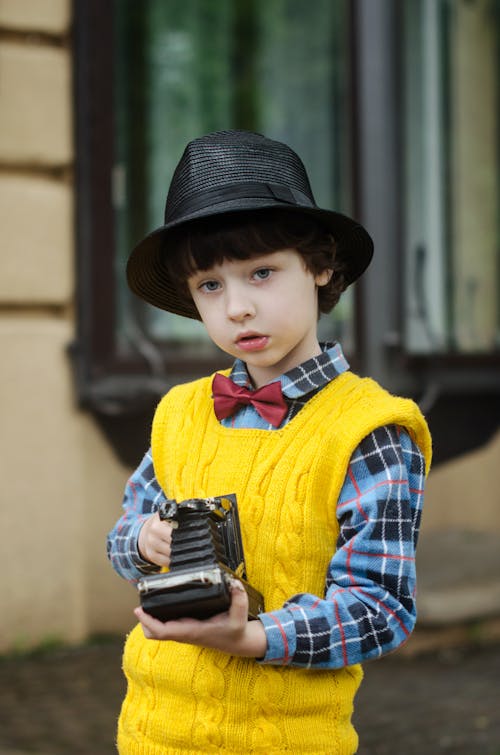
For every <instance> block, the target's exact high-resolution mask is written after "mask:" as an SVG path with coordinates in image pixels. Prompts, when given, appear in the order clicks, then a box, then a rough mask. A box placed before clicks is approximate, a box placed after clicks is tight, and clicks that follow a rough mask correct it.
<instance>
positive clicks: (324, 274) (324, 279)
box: [314, 270, 333, 286]
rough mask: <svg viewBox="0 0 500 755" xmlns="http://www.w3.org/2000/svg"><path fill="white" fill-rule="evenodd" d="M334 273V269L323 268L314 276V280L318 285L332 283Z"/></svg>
mask: <svg viewBox="0 0 500 755" xmlns="http://www.w3.org/2000/svg"><path fill="white" fill-rule="evenodd" d="M332 275H333V270H322V271H321V273H318V274H317V275H315V276H314V280H315V283H316V285H317V286H326V284H327V283H330V281H331V279H332Z"/></svg>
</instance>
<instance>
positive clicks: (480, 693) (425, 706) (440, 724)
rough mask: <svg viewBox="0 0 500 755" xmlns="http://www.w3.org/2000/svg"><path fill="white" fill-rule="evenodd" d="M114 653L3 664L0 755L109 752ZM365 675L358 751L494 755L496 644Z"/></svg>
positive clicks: (499, 737) (115, 691) (102, 647)
mask: <svg viewBox="0 0 500 755" xmlns="http://www.w3.org/2000/svg"><path fill="white" fill-rule="evenodd" d="M444 644H445V645H449V643H447V642H446V643H444ZM120 656H121V641H119V640H113V641H109V642H106V643H101V644H94V645H89V646H86V647H82V648H77V649H72V650H54V651H52V652H45V653H43V654H39V655H33V656H30V657H24V658H17V659H16V658H4V659H2V660H0V755H26V754H27V753H38V754H39V755H113V753H115V748H114V745H113V738H114V731H115V724H116V718H117V715H118V711H119V706H120V701H121V698H122V695H123V692H124V685H123V680H122V677H121V671H120ZM365 674H366V677H365V681H364V683H363V685H362V688H361V692H360V693H359V696H358V698H357V706H356V716H355V721H356V726H357V729H358V731H359V734H360V738H361V747H360V750H359V754H360V755H442V754H444V753H449V754H450V755H451V753H453V755H500V644H493V645H491V646H489V647H486V648H485V647H483V648H480V647H479V648H478V647H476V648H472V647H470V646H469V647H468V648H462V649H449V648H448V649H447V650H439V651H436V650H434V651H433V652H432V653H430V654H429V653H425V654H423V655H422V654H418V655H417V656H416V657H415V656H411V655H410V656H408V655H405V654H403V653H399V654H395V655H393V656H391V657H388V658H387V659H385V660H381V661H376V662H374V663H372V664H367V666H366V668H365Z"/></svg>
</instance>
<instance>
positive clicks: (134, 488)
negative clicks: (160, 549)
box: [107, 449, 166, 583]
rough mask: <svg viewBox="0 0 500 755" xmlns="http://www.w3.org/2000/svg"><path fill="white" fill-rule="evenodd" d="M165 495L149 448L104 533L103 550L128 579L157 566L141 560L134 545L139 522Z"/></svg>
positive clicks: (139, 528) (140, 522)
mask: <svg viewBox="0 0 500 755" xmlns="http://www.w3.org/2000/svg"><path fill="white" fill-rule="evenodd" d="M165 499H166V496H165V494H164V493H163V490H162V489H161V487H160V485H159V483H158V481H157V479H156V476H155V473H154V468H153V459H152V456H151V449H149V451H148V452H147V453H146V454H145V455H144V457H143V459H142V461H141V463H140V464H139V466H138V467H137V469H136V470H135V472H134V473H133V475H132V476H131V477H130V478H129V480H128V482H127V485H126V487H125V493H124V496H123V504H122V508H123V514H122V516H121V517H120V519H119V520H118V521H117V523H116V524H115V526H114V527H113V529H112V530H111V532H110V533H109V534H108V537H107V553H108V558H109V560H110V561H111V565H112V566H113V569H114V570H115V571H116V572H117V573H118V574H119V575H120V577H123V578H124V579H126V580H128V581H129V582H134V583H135V582H137V580H138V579H140V578H141V577H142V576H144V574H152V573H154V572H157V571H158V570H159V567H158V566H156V565H155V564H151V563H149V561H145V560H144V559H143V558H142V556H141V554H140V553H139V549H138V546H137V542H138V538H139V532H140V530H141V527H142V525H143V524H144V522H145V521H146V519H148V518H149V517H150V516H152V515H153V514H154V513H155V511H157V510H158V507H159V505H160V503H161V502H162V501H164V500H165Z"/></svg>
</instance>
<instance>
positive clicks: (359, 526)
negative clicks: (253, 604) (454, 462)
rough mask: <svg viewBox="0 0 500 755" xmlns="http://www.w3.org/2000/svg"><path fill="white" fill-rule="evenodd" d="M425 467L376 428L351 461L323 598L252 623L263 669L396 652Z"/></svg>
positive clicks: (404, 634) (410, 596) (400, 441)
mask: <svg viewBox="0 0 500 755" xmlns="http://www.w3.org/2000/svg"><path fill="white" fill-rule="evenodd" d="M424 477H425V463H424V458H423V455H422V453H421V452H420V450H419V448H418V447H417V446H416V445H415V443H413V441H412V440H411V438H410V437H409V435H408V434H407V433H406V432H405V431H404V430H402V429H401V428H399V427H396V426H387V427H380V428H378V429H376V430H375V431H374V432H372V433H371V434H370V435H368V436H367V437H366V438H365V439H364V440H363V441H362V442H361V444H360V445H359V446H358V448H357V449H356V451H355V453H354V454H353V456H352V458H351V461H350V465H349V468H348V472H347V475H346V479H345V482H344V485H343V487H342V490H341V493H340V497H339V500H338V504H337V518H338V520H339V524H340V534H339V538H338V541H337V550H336V552H335V553H334V555H333V557H332V559H331V561H330V564H329V568H328V572H327V575H326V583H325V594H324V596H323V597H318V596H315V595H310V594H305V593H303V594H300V595H295V596H293V597H292V598H291V599H290V600H288V601H287V602H286V603H285V605H284V606H283V608H281V609H279V610H277V611H273V612H269V613H264V614H261V615H260V616H259V618H260V620H261V621H262V623H263V625H264V628H265V630H266V635H267V642H268V649H267V653H266V655H265V657H264V658H263V659H262V661H261V662H262V663H271V664H277V665H291V666H300V667H305V668H311V667H313V668H340V667H343V666H351V665H353V664H355V663H363V662H364V661H367V660H369V659H372V658H377V657H379V656H381V655H383V654H385V653H388V652H390V651H392V650H395V649H396V648H397V647H399V646H400V645H402V644H403V643H404V642H405V641H406V640H407V639H408V637H409V635H410V633H411V632H412V630H413V628H414V625H415V621H416V608H415V592H416V572H415V549H416V545H417V539H418V532H419V526H420V518H421V511H422V505H423V486H424Z"/></svg>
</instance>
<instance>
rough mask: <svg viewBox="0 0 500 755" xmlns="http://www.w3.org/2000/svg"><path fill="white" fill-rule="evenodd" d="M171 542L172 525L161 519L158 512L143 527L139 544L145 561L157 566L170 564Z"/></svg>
mask: <svg viewBox="0 0 500 755" xmlns="http://www.w3.org/2000/svg"><path fill="white" fill-rule="evenodd" d="M171 542H172V525H171V524H169V523H168V522H166V521H165V520H162V519H160V515H159V514H158V512H156V514H153V516H150V517H149V519H146V521H145V522H144V524H143V526H142V527H141V531H140V532H139V540H138V543H137V545H138V548H139V553H140V554H141V556H142V558H143V559H144V560H145V561H149V562H150V563H151V564H156V565H157V566H169V565H170V545H171Z"/></svg>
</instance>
